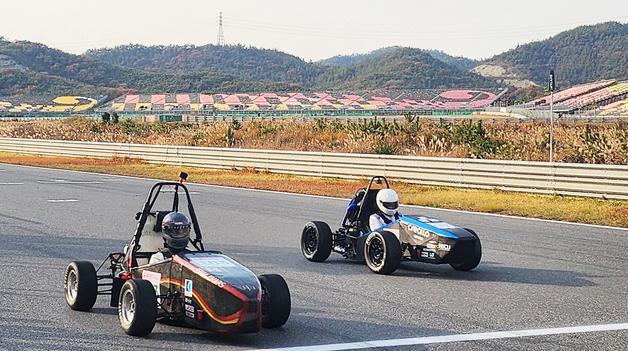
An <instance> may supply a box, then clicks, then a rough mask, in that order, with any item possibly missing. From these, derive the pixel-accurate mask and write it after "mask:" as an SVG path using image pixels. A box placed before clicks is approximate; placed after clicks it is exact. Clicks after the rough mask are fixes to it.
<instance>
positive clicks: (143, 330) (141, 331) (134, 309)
mask: <svg viewBox="0 0 628 351" xmlns="http://www.w3.org/2000/svg"><path fill="white" fill-rule="evenodd" d="M118 319H119V320H120V326H121V327H122V329H123V330H124V332H125V333H127V334H129V335H133V336H145V335H148V334H150V332H151V331H152V330H153V327H155V322H156V320H157V296H156V295H155V289H154V288H153V284H151V282H149V281H148V280H142V279H137V280H135V279H132V280H128V281H127V282H126V283H124V285H122V289H120V297H119V298H118Z"/></svg>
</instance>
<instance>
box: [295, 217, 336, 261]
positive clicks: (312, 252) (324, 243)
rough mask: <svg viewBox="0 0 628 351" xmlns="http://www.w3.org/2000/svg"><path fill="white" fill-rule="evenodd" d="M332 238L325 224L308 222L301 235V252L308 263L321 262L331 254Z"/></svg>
mask: <svg viewBox="0 0 628 351" xmlns="http://www.w3.org/2000/svg"><path fill="white" fill-rule="evenodd" d="M332 243H333V238H332V233H331V229H330V228H329V226H328V225H327V223H325V222H317V221H313V222H309V223H308V224H306V225H305V228H303V232H302V233H301V252H302V253H303V256H305V258H307V259H308V260H310V261H314V262H323V261H325V260H326V259H327V258H328V257H329V255H330V254H331V248H332Z"/></svg>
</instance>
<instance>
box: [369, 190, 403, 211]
mask: <svg viewBox="0 0 628 351" xmlns="http://www.w3.org/2000/svg"><path fill="white" fill-rule="evenodd" d="M375 202H376V203H377V208H378V209H379V210H380V211H381V212H382V213H384V214H386V215H388V216H394V215H395V214H396V213H397V210H398V209H399V196H398V195H397V192H396V191H394V190H392V189H382V190H380V191H378V192H377V196H376V197H375Z"/></svg>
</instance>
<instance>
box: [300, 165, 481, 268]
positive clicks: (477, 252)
mask: <svg viewBox="0 0 628 351" xmlns="http://www.w3.org/2000/svg"><path fill="white" fill-rule="evenodd" d="M373 184H380V185H382V184H383V186H384V187H385V188H386V189H388V188H390V187H389V186H388V180H386V178H385V177H373V178H372V179H371V180H370V181H369V183H368V185H367V187H366V188H361V189H359V190H358V191H357V192H356V193H355V195H354V196H353V198H352V199H351V201H350V202H349V205H348V207H347V210H346V213H345V217H344V219H343V220H342V225H341V227H340V228H339V229H338V230H336V231H335V232H332V231H331V229H330V228H329V226H328V225H327V224H326V223H324V222H317V221H313V222H309V223H307V224H306V225H305V228H303V232H302V233H301V252H302V253H303V256H305V258H306V259H308V260H310V261H314V262H323V261H325V260H326V259H327V258H328V257H329V255H330V254H331V252H332V251H333V252H337V253H339V254H341V255H342V256H344V257H345V258H347V259H350V260H360V261H366V264H367V266H368V267H369V268H370V269H371V271H373V272H375V273H379V274H390V273H392V272H394V271H395V270H397V268H398V267H399V264H400V262H401V261H402V260H406V261H418V262H426V263H434V264H444V263H447V264H449V265H451V266H452V267H453V268H454V269H456V270H460V271H469V270H472V269H474V268H475V267H477V266H478V264H479V263H480V260H481V259H482V245H481V243H480V238H479V237H478V235H477V234H476V233H475V232H474V231H473V230H471V229H467V228H460V227H457V226H454V225H451V224H449V223H445V222H442V221H440V220H438V219H435V218H429V217H423V216H407V215H399V217H398V219H395V220H392V221H390V223H388V224H386V225H384V226H382V227H380V228H374V229H375V230H374V231H371V230H370V229H369V227H368V223H369V217H370V216H371V215H372V214H374V213H376V211H377V207H376V203H375V199H376V195H377V192H378V191H379V190H380V189H377V188H373Z"/></svg>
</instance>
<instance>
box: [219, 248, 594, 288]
mask: <svg viewBox="0 0 628 351" xmlns="http://www.w3.org/2000/svg"><path fill="white" fill-rule="evenodd" d="M224 252H225V253H231V254H232V257H233V258H235V259H236V260H240V261H241V262H242V263H244V264H246V265H248V266H250V268H253V269H254V268H255V266H263V267H268V266H273V267H278V269H281V270H283V269H285V267H290V269H291V270H299V271H302V272H313V273H324V274H325V275H339V276H341V275H347V274H348V275H362V274H374V273H372V272H371V271H370V270H369V269H368V267H366V265H365V264H364V263H363V262H359V261H352V260H346V259H344V258H342V257H341V256H340V255H337V254H334V253H332V256H330V258H329V259H328V260H327V261H325V262H320V263H318V262H310V261H307V260H306V259H305V258H304V257H303V255H301V253H300V252H299V251H298V250H294V249H287V248H279V249H278V248H270V247H257V248H254V249H252V248H248V247H244V246H239V245H229V246H227V247H225V248H224ZM280 272H281V271H280ZM392 275H393V276H396V277H409V278H412V277H414V278H424V279H425V278H430V279H442V280H463V281H464V280H466V281H484V282H504V283H515V284H537V285H552V286H568V287H586V286H596V285H598V284H596V283H595V282H593V281H591V280H590V278H599V277H601V276H598V275H590V274H586V273H582V272H578V271H572V270H560V269H541V268H526V267H512V266H508V265H506V264H505V263H502V262H496V261H483V262H481V263H480V265H479V266H478V267H477V268H476V269H475V270H472V271H469V272H461V271H456V270H454V269H453V268H451V267H450V266H449V265H447V264H442V265H434V264H429V263H421V262H402V264H401V266H400V268H399V269H398V270H397V271H395V272H394V273H393V274H392Z"/></svg>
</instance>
